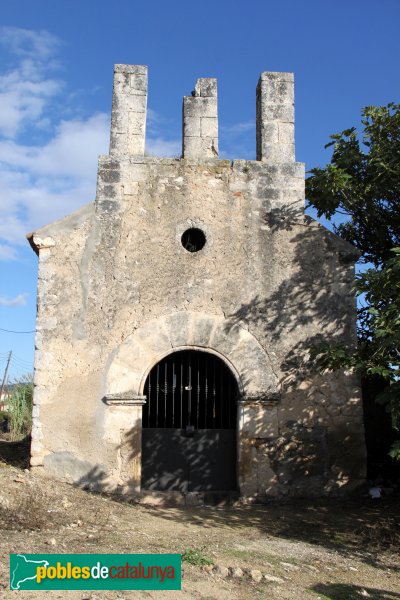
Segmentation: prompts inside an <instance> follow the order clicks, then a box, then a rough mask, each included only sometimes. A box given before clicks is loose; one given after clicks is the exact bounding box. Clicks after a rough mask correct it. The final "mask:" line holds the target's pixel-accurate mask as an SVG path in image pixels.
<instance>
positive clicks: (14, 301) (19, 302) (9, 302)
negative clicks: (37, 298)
mask: <svg viewBox="0 0 400 600" xmlns="http://www.w3.org/2000/svg"><path fill="white" fill-rule="evenodd" d="M27 298H28V294H18V296H15V297H14V298H6V297H5V296H0V306H25V304H26V301H27Z"/></svg>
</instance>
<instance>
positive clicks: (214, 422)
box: [212, 358, 216, 429]
mask: <svg viewBox="0 0 400 600" xmlns="http://www.w3.org/2000/svg"><path fill="white" fill-rule="evenodd" d="M212 395H213V428H214V429H215V425H216V406H215V358H214V360H213V383H212Z"/></svg>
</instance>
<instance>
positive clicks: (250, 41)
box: [0, 0, 400, 379]
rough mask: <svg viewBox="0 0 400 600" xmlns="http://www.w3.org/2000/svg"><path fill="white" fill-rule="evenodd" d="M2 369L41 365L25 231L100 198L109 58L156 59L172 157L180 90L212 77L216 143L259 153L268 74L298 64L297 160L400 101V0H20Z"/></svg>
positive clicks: (6, 204)
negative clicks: (263, 83) (258, 105)
mask: <svg viewBox="0 0 400 600" xmlns="http://www.w3.org/2000/svg"><path fill="white" fill-rule="evenodd" d="M0 19H1V21H0V58H1V61H0V272H1V278H0V379H1V377H2V372H3V370H4V366H5V361H6V357H7V355H8V352H9V351H10V350H12V351H13V359H12V361H11V369H10V374H11V376H12V377H13V376H14V377H15V376H18V375H20V374H21V373H24V372H26V371H29V370H31V369H32V365H33V351H34V335H33V334H32V333H28V334H23V333H21V334H11V333H7V332H4V331H1V329H11V330H16V331H33V330H34V328H35V312H36V277H37V258H36V255H35V254H34V253H33V252H32V250H31V249H30V247H29V245H28V243H27V241H26V239H25V234H26V233H27V232H29V231H32V230H33V229H35V228H38V227H41V226H42V225H45V224H46V223H48V222H51V221H53V220H55V219H57V218H60V217H62V216H64V215H65V214H68V213H69V212H72V211H73V210H75V209H76V208H77V207H79V206H81V205H83V204H85V203H87V202H89V201H91V200H93V199H94V194H95V181H96V170H97V156H98V155H99V154H102V153H107V151H108V138H109V118H110V110H111V92H112V75H113V64H114V63H131V64H146V65H148V66H149V115H148V132H147V147H148V151H149V152H150V153H153V154H156V155H164V156H176V155H179V153H180V144H181V103H182V96H184V95H187V94H189V93H190V91H191V90H192V89H193V86H194V83H195V80H196V78H197V77H217V78H218V88H219V89H218V93H219V125H220V151H221V154H222V156H223V157H227V158H250V159H252V158H254V157H255V87H256V84H257V80H258V77H259V74H260V73H261V72H262V71H267V70H269V71H293V72H294V73H295V90H296V144H297V146H296V157H297V160H299V161H302V162H305V163H306V168H307V169H310V168H312V167H314V166H317V165H323V164H325V163H326V162H327V161H328V160H329V152H328V151H325V150H324V149H323V147H324V144H325V143H326V142H327V141H328V137H329V135H330V134H331V133H334V132H337V131H341V130H342V129H345V128H347V127H349V126H352V125H354V124H358V123H359V118H360V109H361V108H362V107H363V106H366V105H370V104H386V103H388V102H390V101H395V102H399V100H400V94H399V92H400V90H399V50H400V41H399V35H398V28H399V25H400V2H399V0H380V1H379V2H377V1H376V0H350V1H349V0H346V1H345V0H335V2H333V1H331V2H327V1H324V0H303V2H298V1H295V0H286V1H285V2H271V1H268V0H264V1H252V0H248V1H247V2H242V1H236V2H235V0H231V1H229V2H228V1H227V0H219V1H218V0H214V1H213V2H211V1H210V0H203V1H201V2H188V1H187V0H185V1H184V2H183V1H181V0H170V1H169V2H165V1H161V0H156V1H153V2H147V3H145V2H143V1H142V2H136V1H135V0H114V1H113V2H112V3H111V2H105V1H103V0H97V1H96V2H95V1H94V0H91V1H89V0H56V1H55V0H35V1H32V0H14V1H13V2H7V3H3V5H2V10H1V17H0Z"/></svg>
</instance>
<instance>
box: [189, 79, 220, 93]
mask: <svg viewBox="0 0 400 600" xmlns="http://www.w3.org/2000/svg"><path fill="white" fill-rule="evenodd" d="M194 93H195V96H201V97H203V98H206V97H208V98H216V97H217V80H216V79H214V78H203V77H200V78H199V79H198V80H197V81H196V85H195V88H194Z"/></svg>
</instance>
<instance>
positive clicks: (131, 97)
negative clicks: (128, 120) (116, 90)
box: [112, 94, 147, 113]
mask: <svg viewBox="0 0 400 600" xmlns="http://www.w3.org/2000/svg"><path fill="white" fill-rule="evenodd" d="M146 108H147V96H142V95H141V96H139V95H137V94H123V95H122V94H121V95H114V97H113V103H112V109H113V112H121V113H126V112H129V111H131V112H137V113H145V112H146Z"/></svg>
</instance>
